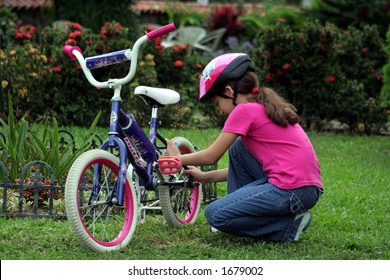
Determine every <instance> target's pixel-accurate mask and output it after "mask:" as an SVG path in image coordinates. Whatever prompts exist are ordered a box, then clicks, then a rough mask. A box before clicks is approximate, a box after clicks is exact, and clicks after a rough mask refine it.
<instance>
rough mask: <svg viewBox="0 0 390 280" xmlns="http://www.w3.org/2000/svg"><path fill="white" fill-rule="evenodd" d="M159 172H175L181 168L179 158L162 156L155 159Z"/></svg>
mask: <svg viewBox="0 0 390 280" xmlns="http://www.w3.org/2000/svg"><path fill="white" fill-rule="evenodd" d="M157 163H158V166H159V167H160V172H161V174H165V175H167V174H176V173H178V172H179V171H180V170H181V168H182V163H181V160H180V159H179V158H177V157H173V156H162V157H160V158H159V159H158V160H157Z"/></svg>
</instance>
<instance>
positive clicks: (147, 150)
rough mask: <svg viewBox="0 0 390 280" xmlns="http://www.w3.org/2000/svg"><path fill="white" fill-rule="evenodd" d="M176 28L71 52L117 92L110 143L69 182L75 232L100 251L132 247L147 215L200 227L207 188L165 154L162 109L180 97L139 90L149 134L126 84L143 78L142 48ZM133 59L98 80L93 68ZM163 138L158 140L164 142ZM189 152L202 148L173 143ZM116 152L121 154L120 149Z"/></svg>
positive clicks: (79, 162) (80, 161) (82, 161)
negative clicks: (139, 72) (123, 44)
mask: <svg viewBox="0 0 390 280" xmlns="http://www.w3.org/2000/svg"><path fill="white" fill-rule="evenodd" d="M173 30H175V26H174V24H168V25H165V26H162V27H160V28H158V29H156V30H153V31H151V32H149V33H146V34H145V35H143V36H142V37H140V38H139V39H138V40H137V41H136V42H135V43H134V45H133V49H127V50H122V51H117V52H112V53H107V54H104V55H99V56H94V57H88V58H84V57H83V55H82V53H81V50H80V48H79V47H77V46H64V48H63V51H64V52H65V53H66V54H67V55H68V56H69V57H70V58H71V59H72V60H76V59H77V61H78V63H79V64H80V65H81V68H82V70H83V72H84V74H85V76H86V78H87V80H88V81H89V82H90V83H91V84H92V85H93V86H95V87H98V88H111V89H113V90H114V95H113V96H112V98H111V118H110V130H109V133H108V139H107V140H106V141H105V142H104V143H103V144H102V146H101V147H100V148H99V149H93V150H89V151H87V152H85V153H83V154H82V155H81V156H80V157H78V158H77V159H76V160H75V162H74V163H73V165H72V167H71V168H70V170H69V174H68V177H67V180H66V184H65V206H66V212H67V217H68V220H69V222H70V225H71V228H72V231H73V232H74V233H75V235H76V236H77V238H78V240H79V241H80V242H81V243H82V244H84V245H85V246H87V247H89V248H90V249H92V250H94V251H97V252H106V251H111V250H118V249H121V248H123V247H125V246H127V245H128V244H129V242H130V240H131V239H132V237H133V234H134V231H135V228H136V226H137V224H138V223H141V222H144V221H145V216H146V211H147V210H149V209H152V210H156V209H158V210H159V209H161V211H162V212H163V215H164V218H165V220H166V222H167V224H168V225H170V226H174V227H181V226H183V225H186V224H193V223H194V222H195V221H196V219H197V217H198V214H199V210H200V206H201V202H202V186H201V184H200V183H199V182H197V181H195V180H194V179H193V178H192V177H187V176H183V175H181V172H182V170H183V168H186V167H185V166H182V165H181V162H180V160H179V159H178V158H175V157H169V156H165V155H164V151H165V150H166V148H167V143H166V140H165V138H164V137H162V136H161V135H160V134H159V133H158V126H159V119H158V109H159V107H161V106H167V105H171V104H175V103H177V102H179V100H180V95H179V93H177V92H175V91H173V90H170V89H162V88H154V87H147V86H138V87H136V88H135V91H134V94H135V95H137V96H139V97H141V98H142V99H144V101H145V102H146V103H148V104H149V105H150V107H151V110H152V111H151V119H150V127H149V137H148V136H146V134H145V133H144V132H143V130H142V129H141V127H140V126H139V125H138V123H137V122H136V120H135V118H134V116H133V115H132V114H131V113H126V112H124V111H123V110H122V109H121V101H122V99H121V96H120V94H121V86H122V85H124V84H127V83H128V82H130V81H131V80H132V78H133V77H134V75H135V72H136V67H137V60H138V51H139V48H140V46H141V45H142V44H144V43H145V42H147V41H150V40H152V39H155V38H157V37H160V36H162V35H164V34H167V33H169V32H171V31H173ZM125 61H130V68H129V72H128V73H127V75H126V76H125V77H123V78H119V79H109V80H107V81H103V82H100V81H97V80H96V79H95V78H94V77H93V75H92V73H91V70H92V69H95V68H98V67H104V66H109V65H112V64H115V63H120V62H125ZM157 141H158V142H157ZM173 141H174V143H175V145H176V146H178V148H179V150H180V151H181V152H182V153H192V152H194V151H195V148H194V146H193V145H192V144H191V142H190V141H188V140H187V139H186V138H183V137H175V138H174V139H173ZM113 149H116V152H117V153H118V155H114V154H113V153H112V152H110V151H112V150H113Z"/></svg>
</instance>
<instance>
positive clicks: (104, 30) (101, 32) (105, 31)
mask: <svg viewBox="0 0 390 280" xmlns="http://www.w3.org/2000/svg"><path fill="white" fill-rule="evenodd" d="M107 33H108V31H107V30H106V29H102V31H100V34H102V35H106V34H107Z"/></svg>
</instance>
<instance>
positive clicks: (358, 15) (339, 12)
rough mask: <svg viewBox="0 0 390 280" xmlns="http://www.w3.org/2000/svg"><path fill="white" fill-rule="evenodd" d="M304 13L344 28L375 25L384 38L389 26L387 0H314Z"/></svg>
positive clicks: (389, 11)
mask: <svg viewBox="0 0 390 280" xmlns="http://www.w3.org/2000/svg"><path fill="white" fill-rule="evenodd" d="M306 13H307V14H308V15H309V16H311V17H312V18H314V19H319V20H320V21H321V22H322V23H325V22H331V23H333V24H335V25H337V26H338V27H340V28H344V29H347V28H348V27H352V26H353V27H356V28H358V29H363V27H364V26H366V25H377V27H378V30H379V32H380V34H381V37H382V38H384V37H385V34H386V31H387V29H388V27H389V21H390V4H389V1H388V0H375V1H366V0H315V1H313V3H312V5H311V7H309V8H308V9H307V10H306Z"/></svg>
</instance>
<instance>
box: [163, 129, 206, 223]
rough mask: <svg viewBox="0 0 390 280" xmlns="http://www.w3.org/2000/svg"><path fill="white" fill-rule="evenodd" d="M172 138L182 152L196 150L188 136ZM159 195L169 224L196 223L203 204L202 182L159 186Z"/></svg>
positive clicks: (186, 152) (187, 152)
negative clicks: (178, 185)
mask: <svg viewBox="0 0 390 280" xmlns="http://www.w3.org/2000/svg"><path fill="white" fill-rule="evenodd" d="M172 140H173V142H174V143H175V145H177V147H178V148H179V150H180V152H181V153H182V154H189V153H193V152H195V149H194V147H193V146H192V144H191V143H190V141H188V140H187V139H186V138H183V137H175V138H174V139H172ZM177 176H180V174H178V175H177ZM179 179H181V178H179ZM159 197H160V206H161V210H162V212H163V214H164V217H165V220H166V222H167V224H168V225H170V226H174V227H182V226H184V225H186V224H193V223H195V221H196V219H197V218H198V215H199V210H200V207H201V204H202V186H201V184H200V183H198V184H195V185H194V186H190V185H189V184H186V185H185V186H183V187H177V186H172V187H169V186H159Z"/></svg>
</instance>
